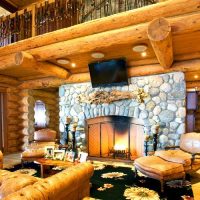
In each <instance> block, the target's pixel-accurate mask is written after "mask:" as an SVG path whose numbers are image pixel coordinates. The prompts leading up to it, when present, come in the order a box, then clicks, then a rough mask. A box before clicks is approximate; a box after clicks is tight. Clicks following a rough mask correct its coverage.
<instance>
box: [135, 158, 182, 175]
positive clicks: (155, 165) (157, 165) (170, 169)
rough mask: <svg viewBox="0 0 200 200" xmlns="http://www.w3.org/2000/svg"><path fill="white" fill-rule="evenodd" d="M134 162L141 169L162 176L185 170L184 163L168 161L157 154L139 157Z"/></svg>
mask: <svg viewBox="0 0 200 200" xmlns="http://www.w3.org/2000/svg"><path fill="white" fill-rule="evenodd" d="M134 164H135V166H136V168H138V169H139V170H141V171H146V172H149V173H152V174H157V175H158V176H160V177H165V176H170V175H172V174H178V173H181V172H184V169H183V165H182V164H178V163H173V162H168V161H165V160H163V159H162V158H159V157H157V156H146V157H141V158H137V159H136V160H135V162H134Z"/></svg>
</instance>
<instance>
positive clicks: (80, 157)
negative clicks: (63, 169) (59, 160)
mask: <svg viewBox="0 0 200 200" xmlns="http://www.w3.org/2000/svg"><path fill="white" fill-rule="evenodd" d="M87 157H88V153H86V152H79V154H78V161H79V162H80V163H83V162H86V161H87Z"/></svg>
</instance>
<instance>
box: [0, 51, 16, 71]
mask: <svg viewBox="0 0 200 200" xmlns="http://www.w3.org/2000/svg"><path fill="white" fill-rule="evenodd" d="M15 65H16V63H15V53H14V54H9V55H6V56H1V57H0V70H4V69H9V68H12V67H13V66H15Z"/></svg>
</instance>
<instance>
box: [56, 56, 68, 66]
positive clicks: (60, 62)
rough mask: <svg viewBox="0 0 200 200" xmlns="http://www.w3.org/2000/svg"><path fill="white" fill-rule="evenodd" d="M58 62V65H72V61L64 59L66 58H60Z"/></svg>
mask: <svg viewBox="0 0 200 200" xmlns="http://www.w3.org/2000/svg"><path fill="white" fill-rule="evenodd" d="M56 62H57V63H58V64H61V65H67V64H69V63H70V61H69V60H68V59H64V58H58V59H57V60H56Z"/></svg>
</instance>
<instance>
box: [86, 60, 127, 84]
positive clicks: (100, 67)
mask: <svg viewBox="0 0 200 200" xmlns="http://www.w3.org/2000/svg"><path fill="white" fill-rule="evenodd" d="M89 71H90V78H91V82H92V87H109V86H119V85H120V86H122V85H128V77H127V70H126V61H125V60H124V59H113V60H106V61H102V62H95V63H90V64H89Z"/></svg>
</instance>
